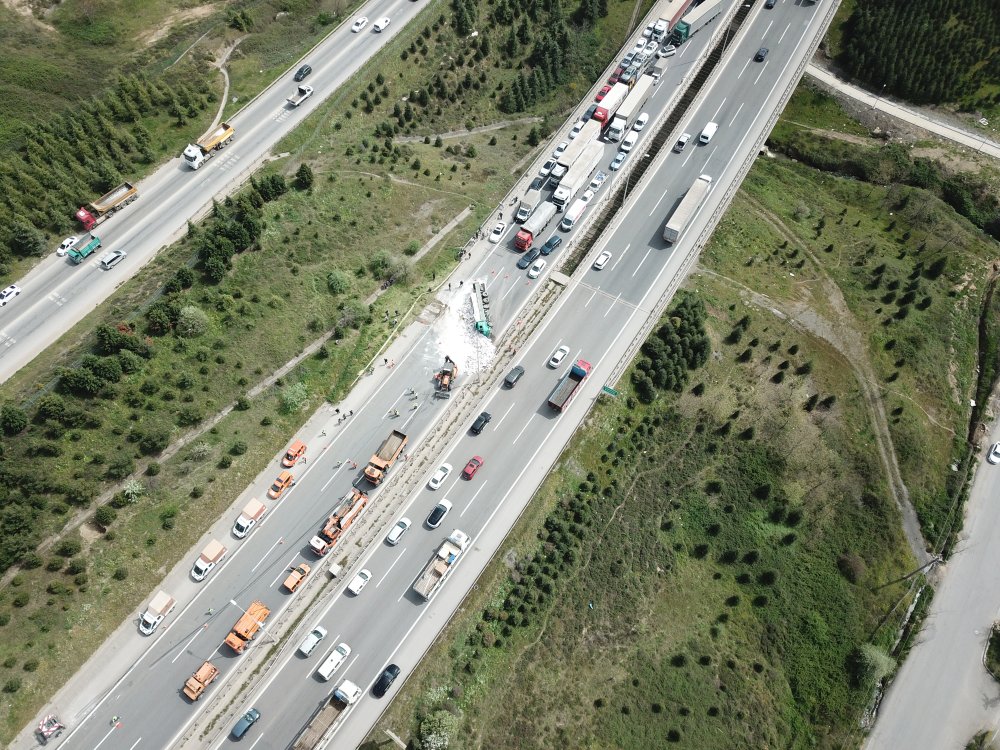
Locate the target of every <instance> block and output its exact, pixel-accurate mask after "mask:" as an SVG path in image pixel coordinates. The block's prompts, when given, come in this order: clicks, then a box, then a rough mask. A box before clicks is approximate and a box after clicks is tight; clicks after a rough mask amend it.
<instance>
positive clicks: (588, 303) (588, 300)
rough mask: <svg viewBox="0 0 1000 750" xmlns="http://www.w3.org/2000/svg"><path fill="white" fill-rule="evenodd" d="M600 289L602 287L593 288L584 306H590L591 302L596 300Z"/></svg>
mask: <svg viewBox="0 0 1000 750" xmlns="http://www.w3.org/2000/svg"><path fill="white" fill-rule="evenodd" d="M599 289H600V287H594V288H593V289H592V290H591V292H590V296H589V297H588V298H587V301H586V302H584V303H583V306H584V307H590V303H591V302H593V301H594V297H596V296H597V292H598V290H599Z"/></svg>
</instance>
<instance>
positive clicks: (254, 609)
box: [226, 601, 271, 654]
mask: <svg viewBox="0 0 1000 750" xmlns="http://www.w3.org/2000/svg"><path fill="white" fill-rule="evenodd" d="M270 614H271V610H270V609H268V608H267V606H266V605H265V604H264V602H262V601H254V602H251V603H250V606H249V607H247V609H246V611H245V612H244V613H243V616H242V617H241V618H240V619H238V620H237V621H236V624H235V625H233V629H232V630H231V631H230V632H229V635H227V636H226V645H227V646H229V647H230V648H231V649H232V650H233V651H235V652H236V653H237V654H242V653H243V651H244V649H246V647H247V644H248V643H250V641H252V640H253V639H254V638H255V637H256V636H257V631H259V630H260V629H261V628H262V627H264V622H265V621H266V620H267V618H268V615H270Z"/></svg>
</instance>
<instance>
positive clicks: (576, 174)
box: [552, 141, 604, 211]
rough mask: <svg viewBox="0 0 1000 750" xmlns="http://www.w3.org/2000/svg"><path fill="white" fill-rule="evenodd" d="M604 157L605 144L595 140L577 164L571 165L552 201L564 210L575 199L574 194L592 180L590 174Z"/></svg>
mask: <svg viewBox="0 0 1000 750" xmlns="http://www.w3.org/2000/svg"><path fill="white" fill-rule="evenodd" d="M603 158H604V144H603V143H601V142H600V141H594V142H593V143H591V144H590V145H589V146H587V148H586V149H584V151H583V154H582V155H581V156H580V158H579V159H577V160H576V164H574V165H573V166H572V167H570V170H569V171H568V172H567V173H566V176H565V177H563V178H562V181H561V182H560V183H559V187H557V188H556V190H555V192H554V193H553V194H552V202H553V203H555V204H556V207H557V208H558V209H559V210H560V211H562V210H563V209H564V208H565V207H566V204H567V203H569V202H570V201H571V200H573V196H574V195H576V194H577V192H579V190H580V188H582V187H583V186H584V185H586V184H587V183H589V182H590V175H591V174H593V172H594V170H595V169H597V165H598V164H600V163H601V160H602V159H603Z"/></svg>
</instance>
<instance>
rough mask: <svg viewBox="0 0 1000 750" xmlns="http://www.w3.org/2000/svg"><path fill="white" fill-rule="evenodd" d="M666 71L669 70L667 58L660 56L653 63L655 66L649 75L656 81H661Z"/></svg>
mask: <svg viewBox="0 0 1000 750" xmlns="http://www.w3.org/2000/svg"><path fill="white" fill-rule="evenodd" d="M666 72H667V59H666V58H665V57H664V58H660V59H659V60H657V61H656V62H655V63H653V68H652V70H650V71H649V77H650V78H652V79H653V80H654V81H659V80H660V79H661V78H662V77H663V74H664V73H666Z"/></svg>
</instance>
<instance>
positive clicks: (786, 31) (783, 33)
mask: <svg viewBox="0 0 1000 750" xmlns="http://www.w3.org/2000/svg"><path fill="white" fill-rule="evenodd" d="M791 28H792V25H791V24H788V25H787V26H785V30H784V31H782V32H781V36H779V37H778V44H781V40H782V39H784V38H785V34H787V33H788V31H789V29H791Z"/></svg>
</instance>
